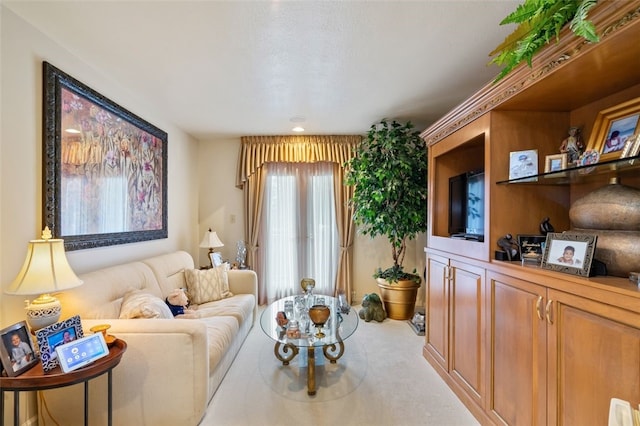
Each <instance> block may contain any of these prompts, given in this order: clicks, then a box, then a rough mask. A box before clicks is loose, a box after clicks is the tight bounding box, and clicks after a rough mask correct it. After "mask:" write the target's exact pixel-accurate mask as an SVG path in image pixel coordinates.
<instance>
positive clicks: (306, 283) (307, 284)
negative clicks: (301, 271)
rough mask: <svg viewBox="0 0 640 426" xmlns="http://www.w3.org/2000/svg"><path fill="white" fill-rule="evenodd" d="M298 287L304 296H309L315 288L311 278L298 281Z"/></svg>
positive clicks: (314, 282) (314, 281)
mask: <svg viewBox="0 0 640 426" xmlns="http://www.w3.org/2000/svg"><path fill="white" fill-rule="evenodd" d="M300 287H302V291H304V292H305V294H310V293H311V292H312V291H313V289H314V288H315V287H316V280H314V279H313V278H303V279H301V280H300Z"/></svg>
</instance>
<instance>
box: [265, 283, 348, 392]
mask: <svg viewBox="0 0 640 426" xmlns="http://www.w3.org/2000/svg"><path fill="white" fill-rule="evenodd" d="M311 297H312V298H315V300H316V301H317V300H318V299H319V298H324V303H323V304H324V305H326V306H328V307H329V311H330V315H329V319H328V320H327V322H326V323H325V325H324V326H323V327H316V326H315V325H314V324H313V322H311V321H310V320H309V319H308V307H310V305H311V304H312V303H313V302H310V301H308V300H307V299H305V296H289V297H285V298H283V299H280V300H277V301H275V302H273V303H272V304H271V305H269V306H268V307H267V308H266V309H265V310H264V312H262V316H261V317H260V326H261V327H262V331H264V333H265V334H266V335H267V336H269V337H270V338H271V339H273V340H275V342H276V344H275V347H274V349H273V352H274V354H275V356H276V358H277V359H278V360H280V361H282V365H289V362H290V361H291V360H292V359H294V358H295V357H296V355H298V353H299V352H300V350H301V349H302V350H304V349H306V350H307V357H308V363H307V394H309V395H315V394H316V372H315V370H316V368H315V367H316V365H315V349H316V348H317V347H322V353H323V354H324V356H325V358H326V359H328V360H329V362H331V363H332V364H335V363H336V362H337V361H338V359H340V357H341V356H342V355H343V354H344V340H345V339H347V338H349V337H350V336H351V335H352V334H353V333H354V332H355V331H356V328H358V314H357V313H356V311H355V309H353V308H352V307H351V306H347V307H345V308H344V312H342V311H341V309H340V304H339V302H338V299H336V298H335V297H330V296H318V295H313V296H311ZM301 298H302V300H303V301H304V302H301ZM291 304H293V309H291V307H290V306H291ZM285 305H289V306H287V308H286V309H285ZM278 312H286V316H287V319H288V321H292V320H295V321H298V324H299V332H300V333H299V336H298V335H291V330H290V332H289V337H287V334H288V333H287V326H281V325H279V324H278V319H277V316H278Z"/></svg>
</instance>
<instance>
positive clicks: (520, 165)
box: [509, 149, 538, 182]
mask: <svg viewBox="0 0 640 426" xmlns="http://www.w3.org/2000/svg"><path fill="white" fill-rule="evenodd" d="M537 174H538V150H537V149H527V150H524V151H512V152H510V153H509V180H517V181H518V182H535V181H537V180H538V178H537V176H536V175H537ZM529 176H531V177H529Z"/></svg>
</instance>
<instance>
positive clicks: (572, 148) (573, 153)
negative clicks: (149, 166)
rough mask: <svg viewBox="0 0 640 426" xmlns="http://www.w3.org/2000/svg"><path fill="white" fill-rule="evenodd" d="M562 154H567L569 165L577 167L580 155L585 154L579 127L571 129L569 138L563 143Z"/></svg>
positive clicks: (561, 146)
mask: <svg viewBox="0 0 640 426" xmlns="http://www.w3.org/2000/svg"><path fill="white" fill-rule="evenodd" d="M560 152H561V153H563V154H565V153H566V154H567V163H568V164H569V165H575V163H576V162H577V161H578V159H579V158H580V155H582V153H583V152H584V143H583V142H582V136H580V128H579V127H570V128H569V136H568V137H567V138H566V139H565V140H563V141H562V144H561V145H560Z"/></svg>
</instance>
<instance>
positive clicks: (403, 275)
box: [373, 265, 422, 284]
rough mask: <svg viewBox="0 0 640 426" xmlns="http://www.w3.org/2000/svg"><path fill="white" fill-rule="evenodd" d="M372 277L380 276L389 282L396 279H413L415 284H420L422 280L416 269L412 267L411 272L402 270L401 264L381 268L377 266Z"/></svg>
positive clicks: (396, 280)
mask: <svg viewBox="0 0 640 426" xmlns="http://www.w3.org/2000/svg"><path fill="white" fill-rule="evenodd" d="M373 278H382V279H384V280H387V281H388V282H390V283H397V282H398V281H404V280H407V281H409V280H410V281H413V282H415V283H416V284H420V283H421V282H422V278H420V275H418V271H416V269H415V268H414V270H413V272H411V273H409V272H404V270H403V269H402V266H400V265H394V266H392V267H390V268H387V269H385V270H382V268H378V269H377V270H376V273H375V274H373Z"/></svg>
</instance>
